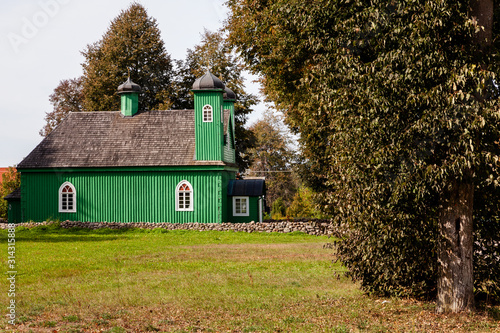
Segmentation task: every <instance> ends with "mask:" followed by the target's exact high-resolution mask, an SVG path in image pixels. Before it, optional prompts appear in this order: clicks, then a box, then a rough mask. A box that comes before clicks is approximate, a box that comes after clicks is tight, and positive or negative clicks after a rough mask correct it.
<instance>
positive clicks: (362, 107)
mask: <svg viewBox="0 0 500 333" xmlns="http://www.w3.org/2000/svg"><path fill="white" fill-rule="evenodd" d="M496 2H497V3H496V7H495V11H496V12H495V15H494V19H495V21H494V25H493V38H494V39H493V41H489V42H490V45H489V46H488V47H485V48H480V47H479V46H478V45H476V44H475V43H471V41H472V40H474V39H475V38H477V36H476V33H477V32H480V31H481V30H482V28H481V27H480V26H478V24H477V21H476V20H475V19H471V18H470V17H469V16H468V13H469V7H468V5H469V1H446V0H431V1H429V0H414V1H390V2H389V1H383V0H374V1H369V2H367V1H361V0H354V1H349V0H321V1H314V2H310V1H307V2H304V1H300V0H292V1H288V0H257V1H254V0H251V1H250V0H230V1H229V2H228V3H229V6H230V8H231V11H232V15H231V17H230V19H229V20H228V24H227V27H228V29H229V31H230V41H231V43H232V44H233V45H234V46H235V47H236V48H237V49H238V50H239V52H240V53H241V55H242V57H243V58H244V59H245V60H246V62H247V64H248V65H249V67H250V68H251V69H252V70H253V71H254V72H255V73H257V74H261V75H262V76H263V80H262V81H263V83H264V90H265V92H266V94H267V96H268V97H269V98H270V99H271V100H273V101H275V102H276V105H277V107H278V108H279V109H281V110H283V111H284V112H285V114H286V119H287V121H288V123H289V124H290V125H291V126H292V128H293V129H295V130H296V131H297V132H298V133H300V143H301V145H302V152H303V155H304V158H305V160H306V165H305V167H304V170H303V172H302V176H303V177H304V178H305V179H306V180H307V181H308V184H309V185H310V186H311V187H312V189H313V190H314V191H315V192H319V193H321V196H320V197H319V200H320V201H321V205H322V208H323V211H324V212H325V213H328V214H331V215H333V216H335V219H336V220H337V221H338V223H339V225H344V226H346V237H345V239H344V240H343V241H342V242H340V243H339V255H340V259H341V260H342V261H343V262H344V263H345V265H346V266H347V267H348V268H349V272H350V273H349V274H350V275H351V276H352V277H353V278H354V279H357V280H360V282H361V285H362V287H363V288H364V289H365V290H367V291H370V292H375V293H382V294H392V295H394V294H395V295H407V294H413V295H434V294H435V291H436V289H435V288H436V278H437V265H438V264H437V244H438V242H439V240H440V239H439V230H438V214H439V211H440V209H442V208H443V202H445V201H446V198H443V196H445V194H446V193H447V191H448V190H449V187H450V184H453V183H454V182H472V183H473V184H474V191H475V194H474V218H475V221H476V227H479V228H481V226H482V225H481V223H478V221H484V222H485V223H487V224H488V228H489V229H490V231H491V232H493V235H495V236H492V237H496V238H497V239H498V237H500V236H499V235H500V232H499V231H500V224H499V222H498V212H499V211H500V197H499V195H498V186H499V183H500V176H499V171H500V168H499V156H500V146H499V138H500V110H499V108H500V106H499V102H498V98H499V94H498V88H497V86H496V85H495V84H494V82H495V81H494V80H495V76H496V75H498V74H500V59H499V50H500V38H498V36H499V33H500V24H499V21H500V6H498V1H496ZM486 221H487V222H486ZM483 227H484V225H483ZM479 231H480V230H479ZM477 234H478V235H483V234H482V233H481V232H479V233H477ZM492 264H493V262H491V261H490V262H489V265H490V267H491V265H492ZM483 265H484V263H483ZM483 267H484V266H483ZM495 267H498V264H496V266H495ZM476 268H477V267H476ZM499 275H500V274H497V276H499ZM482 277H483V275H481V278H482ZM481 283H482V282H481V281H480V280H478V279H476V287H478V286H479V285H480V284H481Z"/></svg>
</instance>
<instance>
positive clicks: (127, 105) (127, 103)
mask: <svg viewBox="0 0 500 333" xmlns="http://www.w3.org/2000/svg"><path fill="white" fill-rule="evenodd" d="M138 110H139V94H137V93H123V94H122V95H121V112H122V114H123V115H124V116H129V117H130V116H133V115H134V114H136V113H137V111H138Z"/></svg>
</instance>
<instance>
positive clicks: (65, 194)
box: [59, 182, 76, 213]
mask: <svg viewBox="0 0 500 333" xmlns="http://www.w3.org/2000/svg"><path fill="white" fill-rule="evenodd" d="M59 213H76V189H75V187H74V186H73V184H71V183H70V182H65V183H63V184H62V185H61V187H59Z"/></svg>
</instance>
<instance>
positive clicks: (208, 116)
mask: <svg viewBox="0 0 500 333" xmlns="http://www.w3.org/2000/svg"><path fill="white" fill-rule="evenodd" d="M212 113H213V110H212V106H211V105H208V104H207V105H205V106H204V107H203V122H204V123H211V122H212Z"/></svg>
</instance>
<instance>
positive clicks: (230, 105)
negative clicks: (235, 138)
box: [224, 101, 234, 133]
mask: <svg viewBox="0 0 500 333" xmlns="http://www.w3.org/2000/svg"><path fill="white" fill-rule="evenodd" d="M224 110H229V111H230V114H231V123H232V125H233V126H232V127H233V133H234V102H233V101H224Z"/></svg>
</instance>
